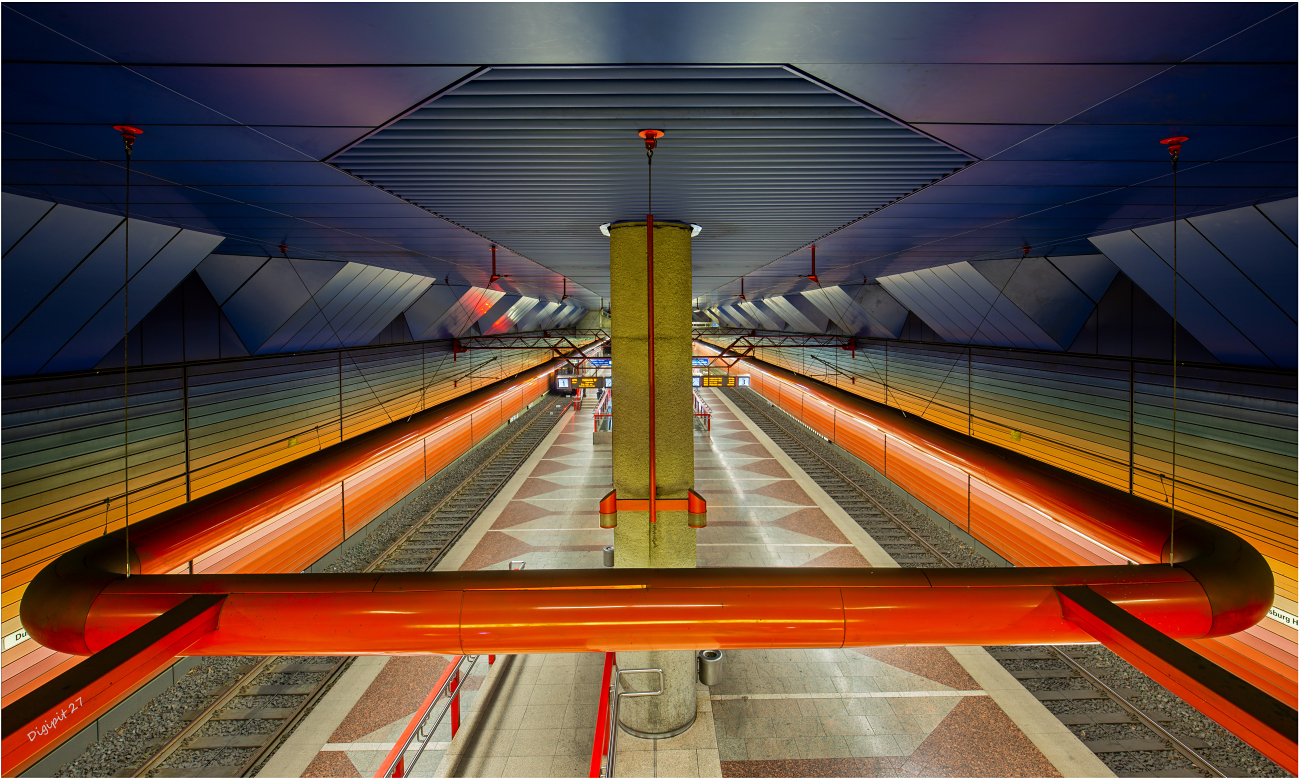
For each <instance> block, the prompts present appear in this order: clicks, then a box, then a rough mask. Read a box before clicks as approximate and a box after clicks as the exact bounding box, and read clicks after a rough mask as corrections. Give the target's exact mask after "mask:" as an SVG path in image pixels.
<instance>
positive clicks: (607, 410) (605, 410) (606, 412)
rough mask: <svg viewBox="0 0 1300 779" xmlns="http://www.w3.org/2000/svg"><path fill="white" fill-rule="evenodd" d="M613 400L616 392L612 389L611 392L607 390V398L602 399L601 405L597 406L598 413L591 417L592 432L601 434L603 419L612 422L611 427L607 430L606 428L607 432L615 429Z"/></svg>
mask: <svg viewBox="0 0 1300 779" xmlns="http://www.w3.org/2000/svg"><path fill="white" fill-rule="evenodd" d="M613 398H614V390H612V389H610V390H606V391H605V396H604V397H602V398H601V399H600V403H598V404H596V413H594V414H592V415H591V429H592V432H595V433H598V432H600V425H601V420H602V419H608V420H610V423H609V426H608V427H607V428H605V429H606V430H613V429H614V423H613V418H614V400H613Z"/></svg>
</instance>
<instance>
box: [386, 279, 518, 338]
mask: <svg viewBox="0 0 1300 779" xmlns="http://www.w3.org/2000/svg"><path fill="white" fill-rule="evenodd" d="M441 289H442V288H440V287H430V288H429V291H428V292H426V293H425V295H423V296H421V297H420V298H419V299H418V300H417V301H416V303H415V304H413V305H412V306H411V308H410V309H408V310H409V311H412V312H415V314H416V317H415V320H413V319H412V316H411V314H408V315H407V321H408V322H412V323H413V324H412V327H411V334H412V335H414V336H415V338H416V340H424V339H429V338H456V337H459V336H462V335H465V334H466V333H468V332H469V331H470V328H471V327H473V325H474V323H475V322H476V321H478V318H479V317H481V316H482V315H483V314H485V313H487V312H488V310H489V309H491V308H492V306H493V305H495V304H496V302H497V301H498V300H500V299H501V298H502V297H504V296H505V294H506V293H504V292H502V291H500V290H495V289H482V288H481V287H450V288H449V289H454V290H457V291H458V293H459V297H458V298H457V299H456V301H455V302H454V303H452V304H451V305H450V306H448V307H447V309H446V310H445V311H443V312H442V313H441V314H439V315H438V316H437V318H436V319H434V320H433V321H432V322H431V323H430V324H429V325H428V326H427V328H426V329H425V330H424V332H423V333H417V332H415V330H416V326H417V324H419V325H422V324H423V323H424V322H425V321H427V320H428V314H427V313H426V312H427V311H431V310H434V308H433V306H434V304H435V302H436V303H437V305H441V301H442V300H443V299H444V296H443V293H442V291H441ZM435 290H436V292H435ZM430 296H435V297H430ZM416 320H418V321H416Z"/></svg>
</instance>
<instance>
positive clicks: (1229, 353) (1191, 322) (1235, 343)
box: [1088, 230, 1294, 366]
mask: <svg viewBox="0 0 1300 779" xmlns="http://www.w3.org/2000/svg"><path fill="white" fill-rule="evenodd" d="M1179 233H1180V235H1181V233H1182V231H1179ZM1088 240H1090V241H1091V242H1092V243H1093V245H1095V246H1096V247H1097V248H1098V249H1101V251H1102V252H1103V253H1105V255H1106V256H1107V257H1109V258H1110V260H1111V261H1112V262H1114V263H1115V264H1116V265H1118V266H1119V268H1120V270H1122V271H1123V272H1124V274H1125V275H1126V276H1128V277H1129V278H1130V279H1132V280H1133V282H1134V283H1135V284H1137V285H1138V286H1139V287H1141V288H1142V290H1143V291H1144V292H1146V293H1147V294H1148V295H1150V296H1151V298H1152V299H1153V300H1155V301H1156V303H1158V304H1160V307H1161V308H1163V309H1164V310H1165V311H1166V312H1168V313H1170V314H1171V315H1172V313H1173V308H1174V306H1173V302H1174V294H1173V280H1174V279H1173V276H1174V273H1173V268H1172V267H1171V266H1170V265H1169V264H1167V263H1166V262H1165V261H1164V259H1162V258H1161V257H1160V255H1159V254H1157V253H1156V252H1155V251H1154V250H1152V248H1151V247H1150V246H1149V245H1148V244H1147V243H1146V242H1145V241H1143V240H1142V239H1141V238H1140V237H1139V236H1138V235H1137V234H1136V233H1134V232H1133V231H1132V230H1125V231H1122V232H1118V233H1110V234H1108V235H1100V236H1097V237H1095V238H1090V239H1088ZM1179 259H1180V260H1181V259H1182V258H1181V257H1180V258H1179ZM1182 270H1183V268H1182V263H1181V262H1180V263H1179V274H1180V278H1179V283H1178V323H1179V324H1180V325H1182V326H1183V327H1185V328H1186V329H1187V332H1189V333H1191V334H1192V336H1193V337H1194V338H1196V340H1198V341H1200V342H1201V344H1202V345H1203V346H1205V348H1206V349H1209V350H1210V353H1211V354H1213V355H1214V356H1215V358H1216V359H1218V360H1220V361H1221V362H1224V363H1228V364H1230V365H1260V366H1266V365H1272V364H1273V363H1272V361H1271V360H1269V359H1268V357H1266V356H1265V355H1264V354H1263V352H1261V351H1260V350H1259V349H1258V348H1257V347H1256V346H1255V345H1254V344H1252V343H1251V342H1250V339H1248V338H1246V336H1245V335H1243V334H1242V333H1241V331H1240V330H1238V329H1237V328H1236V327H1234V326H1233V324H1232V322H1230V321H1229V320H1228V319H1227V317H1225V316H1224V315H1223V314H1222V313H1220V312H1219V310H1218V309H1216V308H1215V307H1214V306H1213V305H1211V304H1210V302H1209V301H1208V300H1206V299H1205V297H1203V296H1202V295H1201V293H1200V292H1199V291H1198V290H1197V289H1196V287H1194V286H1192V284H1191V283H1190V281H1189V279H1188V277H1187V276H1186V275H1185V274H1183V273H1182ZM1292 330H1294V327H1293V328H1292Z"/></svg>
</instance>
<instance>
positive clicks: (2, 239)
mask: <svg viewBox="0 0 1300 779" xmlns="http://www.w3.org/2000/svg"><path fill="white" fill-rule="evenodd" d="M51 208H54V204H53V203H51V202H49V201H48V200H37V199H36V198H31V197H23V196H22V195H14V194H10V193H8V192H3V193H0V244H3V248H0V253H3V254H8V253H9V250H10V249H12V248H13V247H14V245H15V244H17V243H18V241H19V240H20V239H22V237H23V236H25V235H27V231H28V230H30V229H32V228H33V227H35V226H36V223H37V222H39V221H41V219H42V218H43V217H44V216H45V215H46V214H48V213H49V212H50V209H51Z"/></svg>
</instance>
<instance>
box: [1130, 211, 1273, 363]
mask: <svg viewBox="0 0 1300 779" xmlns="http://www.w3.org/2000/svg"><path fill="white" fill-rule="evenodd" d="M1177 225H1178V228H1177V229H1178V274H1179V276H1181V277H1182V278H1184V279H1186V280H1187V283H1189V284H1191V285H1192V286H1193V287H1194V288H1195V289H1196V291H1197V292H1199V293H1200V294H1201V296H1202V297H1204V298H1205V300H1206V302H1208V303H1209V304H1210V305H1212V306H1214V308H1215V309H1216V310H1217V311H1218V312H1219V313H1220V314H1222V315H1223V317H1224V318H1225V319H1227V320H1228V321H1229V322H1231V323H1232V325H1233V327H1235V328H1237V330H1238V332H1240V333H1241V334H1242V335H1243V336H1245V337H1246V338H1247V339H1248V340H1249V341H1250V342H1251V344H1252V345H1253V346H1254V347H1255V348H1256V349H1258V350H1259V351H1260V352H1262V353H1263V354H1264V355H1265V356H1266V357H1268V358H1269V359H1270V360H1272V362H1273V364H1274V365H1277V366H1278V367H1287V368H1290V367H1294V366H1295V364H1296V361H1295V358H1296V323H1295V321H1294V320H1293V319H1292V318H1291V317H1290V316H1288V315H1287V314H1286V312H1284V311H1283V310H1282V309H1281V308H1279V307H1278V306H1277V304H1275V303H1273V301H1272V300H1270V299H1269V298H1268V296H1267V295H1265V294H1264V291H1263V290H1262V289H1261V288H1260V286H1259V285H1258V284H1257V283H1256V282H1254V281H1252V280H1251V279H1250V278H1249V277H1248V276H1247V275H1246V274H1245V273H1243V272H1242V270H1241V268H1239V267H1238V266H1237V265H1235V264H1234V263H1233V262H1232V261H1231V260H1229V259H1228V258H1227V257H1225V256H1224V255H1223V253H1222V252H1220V251H1219V250H1218V249H1216V248H1215V247H1214V245H1213V244H1211V243H1210V242H1209V241H1207V240H1206V239H1205V236H1204V235H1202V234H1201V233H1200V232H1199V231H1198V230H1196V229H1195V227H1193V226H1192V225H1191V224H1190V223H1189V222H1187V221H1185V220H1179V221H1178V223H1177ZM1133 232H1134V234H1136V235H1137V236H1138V237H1139V238H1141V239H1142V240H1143V241H1145V242H1146V244H1147V245H1148V246H1150V247H1151V249H1152V250H1153V251H1155V252H1156V253H1157V254H1159V255H1161V257H1162V258H1163V260H1164V261H1165V263H1166V264H1168V265H1169V269H1170V274H1171V275H1172V273H1173V238H1174V231H1173V229H1171V225H1169V224H1164V225H1153V226H1151V227H1143V228H1141V229H1138V230H1134V231H1133ZM1272 232H1273V233H1274V234H1276V233H1277V231H1276V230H1273V231H1272ZM1289 264H1290V265H1291V266H1292V269H1293V270H1294V266H1295V264H1296V263H1295V253H1294V252H1292V256H1291V262H1290V263H1289ZM1293 289H1294V287H1293ZM1171 313H1172V312H1171Z"/></svg>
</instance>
